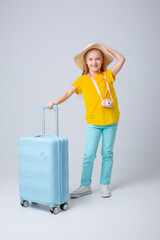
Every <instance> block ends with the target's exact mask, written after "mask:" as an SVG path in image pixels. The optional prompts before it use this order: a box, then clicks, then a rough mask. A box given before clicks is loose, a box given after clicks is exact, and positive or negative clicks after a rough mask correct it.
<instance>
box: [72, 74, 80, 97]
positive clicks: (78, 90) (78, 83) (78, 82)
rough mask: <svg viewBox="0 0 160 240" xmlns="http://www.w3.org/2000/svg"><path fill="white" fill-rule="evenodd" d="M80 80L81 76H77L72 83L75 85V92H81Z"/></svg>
mask: <svg viewBox="0 0 160 240" xmlns="http://www.w3.org/2000/svg"><path fill="white" fill-rule="evenodd" d="M81 80H82V78H81V76H80V77H78V78H77V79H76V80H75V81H74V83H72V86H75V87H76V88H77V89H76V91H75V93H76V94H80V93H82V90H81Z"/></svg>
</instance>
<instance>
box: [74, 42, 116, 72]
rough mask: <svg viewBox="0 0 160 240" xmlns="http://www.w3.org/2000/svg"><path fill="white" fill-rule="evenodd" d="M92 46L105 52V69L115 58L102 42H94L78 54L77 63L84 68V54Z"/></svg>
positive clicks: (75, 60) (75, 59)
mask: <svg viewBox="0 0 160 240" xmlns="http://www.w3.org/2000/svg"><path fill="white" fill-rule="evenodd" d="M92 48H96V49H99V50H101V51H102V52H103V54H104V62H103V66H104V69H106V68H107V66H108V65H109V64H110V63H111V62H113V60H114V58H113V57H112V56H111V55H110V54H109V53H108V51H107V49H106V48H105V47H104V45H103V44H100V43H94V44H92V45H90V46H89V47H87V48H86V49H85V50H84V51H82V52H81V53H79V54H77V55H76V56H75V57H74V62H75V64H76V65H77V66H78V67H79V68H80V69H81V70H83V61H84V55H85V53H86V52H87V51H89V50H91V49H92Z"/></svg>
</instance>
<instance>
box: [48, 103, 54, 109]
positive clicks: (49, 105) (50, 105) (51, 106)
mask: <svg viewBox="0 0 160 240" xmlns="http://www.w3.org/2000/svg"><path fill="white" fill-rule="evenodd" d="M53 105H54V102H48V103H47V104H46V107H47V108H48V109H50V110H52V109H53Z"/></svg>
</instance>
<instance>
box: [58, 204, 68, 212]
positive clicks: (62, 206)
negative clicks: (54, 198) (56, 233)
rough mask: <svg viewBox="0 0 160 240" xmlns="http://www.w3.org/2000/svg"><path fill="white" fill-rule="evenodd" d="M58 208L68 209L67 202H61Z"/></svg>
mask: <svg viewBox="0 0 160 240" xmlns="http://www.w3.org/2000/svg"><path fill="white" fill-rule="evenodd" d="M60 209H61V210H63V211H67V210H68V204H67V203H63V204H61V205H60Z"/></svg>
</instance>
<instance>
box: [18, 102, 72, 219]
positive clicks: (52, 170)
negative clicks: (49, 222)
mask: <svg viewBox="0 0 160 240" xmlns="http://www.w3.org/2000/svg"><path fill="white" fill-rule="evenodd" d="M53 108H54V109H55V113H56V135H45V109H46V106H42V135H37V136H36V135H32V136H27V137H21V138H19V140H18V158H19V195H20V201H21V205H22V206H23V207H28V206H29V202H31V203H32V204H45V205H49V209H50V212H51V213H54V214H57V213H58V212H59V207H60V209H62V210H67V209H68V201H69V170H68V139H67V138H62V137H59V136H58V107H57V106H53Z"/></svg>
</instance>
